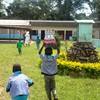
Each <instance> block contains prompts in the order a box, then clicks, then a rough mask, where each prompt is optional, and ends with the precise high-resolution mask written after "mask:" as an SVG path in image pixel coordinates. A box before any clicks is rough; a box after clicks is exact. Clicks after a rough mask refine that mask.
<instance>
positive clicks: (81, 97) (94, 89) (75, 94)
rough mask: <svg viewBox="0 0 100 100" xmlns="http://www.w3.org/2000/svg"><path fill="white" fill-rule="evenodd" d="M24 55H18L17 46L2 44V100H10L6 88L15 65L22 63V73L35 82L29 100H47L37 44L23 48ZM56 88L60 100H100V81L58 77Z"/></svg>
mask: <svg viewBox="0 0 100 100" xmlns="http://www.w3.org/2000/svg"><path fill="white" fill-rule="evenodd" d="M63 50H64V49H63ZM22 53H23V54H22V55H21V56H20V55H18V51H17V48H16V44H0V100H10V96H9V93H6V92H5V86H6V83H7V81H8V78H9V77H10V76H11V75H12V74H13V73H12V65H13V64H14V63H20V64H21V66H22V72H23V73H24V74H26V75H27V76H29V77H30V78H32V79H33V80H34V83H35V84H34V85H33V86H32V87H30V94H29V99H28V100H47V98H46V93H45V89H44V81H43V75H42V74H41V71H40V68H39V67H38V63H39V56H38V50H37V49H36V46H35V43H34V44H32V45H31V46H30V47H23V50H22ZM56 87H57V95H58V98H59V100H100V79H89V78H70V77H69V76H60V75H56Z"/></svg>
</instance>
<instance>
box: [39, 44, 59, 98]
mask: <svg viewBox="0 0 100 100" xmlns="http://www.w3.org/2000/svg"><path fill="white" fill-rule="evenodd" d="M55 45H56V44H55ZM44 46H45V44H43V45H42V47H41V48H40V50H39V55H40V58H41V59H42V69H41V73H42V74H44V82H45V89H46V93H47V97H48V100H52V98H51V92H52V94H53V97H54V100H58V98H57V95H56V85H55V75H56V74H57V72H58V70H57V64H56V60H57V58H58V56H59V53H60V50H59V48H58V46H57V45H56V49H57V54H56V55H54V56H52V52H53V51H52V48H51V47H46V48H45V54H42V53H41V52H42V50H43V48H44Z"/></svg>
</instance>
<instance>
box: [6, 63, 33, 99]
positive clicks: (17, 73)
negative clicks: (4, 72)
mask: <svg viewBox="0 0 100 100" xmlns="http://www.w3.org/2000/svg"><path fill="white" fill-rule="evenodd" d="M13 73H14V74H13V75H12V76H11V77H10V78H9V80H8V83H7V86H6V92H9V91H10V96H11V100H27V98H28V95H29V89H28V87H30V86H31V85H33V84H34V83H33V81H32V80H31V79H30V78H28V77H27V76H26V75H24V74H22V72H21V66H20V64H14V65H13Z"/></svg>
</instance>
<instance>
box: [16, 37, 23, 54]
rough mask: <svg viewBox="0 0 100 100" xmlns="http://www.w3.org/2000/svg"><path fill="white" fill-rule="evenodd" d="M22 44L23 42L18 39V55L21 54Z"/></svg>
mask: <svg viewBox="0 0 100 100" xmlns="http://www.w3.org/2000/svg"><path fill="white" fill-rule="evenodd" d="M22 45H23V43H22V42H21V39H19V41H18V42H17V49H18V52H19V54H20V55H21V54H22Z"/></svg>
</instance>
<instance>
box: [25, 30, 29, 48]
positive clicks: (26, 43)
mask: <svg viewBox="0 0 100 100" xmlns="http://www.w3.org/2000/svg"><path fill="white" fill-rule="evenodd" d="M29 41H30V34H29V31H27V32H26V34H25V45H26V46H28V45H29Z"/></svg>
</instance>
